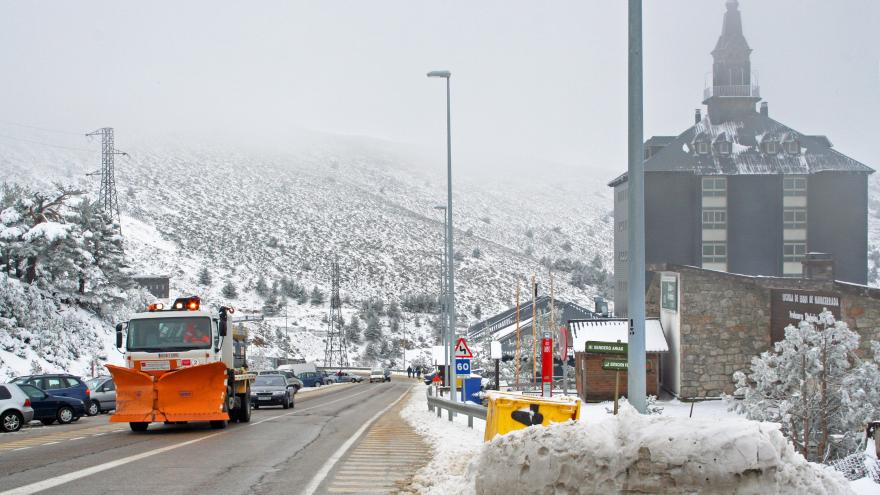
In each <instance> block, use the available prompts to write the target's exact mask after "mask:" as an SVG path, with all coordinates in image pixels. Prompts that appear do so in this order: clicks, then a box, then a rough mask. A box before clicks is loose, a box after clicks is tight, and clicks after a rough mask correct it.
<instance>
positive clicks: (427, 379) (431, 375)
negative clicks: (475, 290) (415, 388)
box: [423, 371, 442, 385]
mask: <svg viewBox="0 0 880 495" xmlns="http://www.w3.org/2000/svg"><path fill="white" fill-rule="evenodd" d="M438 373H440V372H439V371H434V372H432V373H429V374H427V375H424V376H423V378H424V379H425V385H430V384H432V383H433V382H434V377H435V376H436V375H437V374H438ZM441 378H442V377H441Z"/></svg>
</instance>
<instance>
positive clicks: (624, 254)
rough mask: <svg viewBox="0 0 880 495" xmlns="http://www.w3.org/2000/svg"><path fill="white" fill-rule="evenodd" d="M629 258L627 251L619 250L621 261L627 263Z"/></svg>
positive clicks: (619, 259)
mask: <svg viewBox="0 0 880 495" xmlns="http://www.w3.org/2000/svg"><path fill="white" fill-rule="evenodd" d="M627 260H629V255H628V254H627V252H626V251H618V252H617V261H620V262H621V263H626V262H627Z"/></svg>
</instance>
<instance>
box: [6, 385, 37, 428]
mask: <svg viewBox="0 0 880 495" xmlns="http://www.w3.org/2000/svg"><path fill="white" fill-rule="evenodd" d="M33 419H34V408H33V407H32V406H31V399H30V397H28V395H27V394H26V393H25V392H24V390H22V389H21V388H19V386H18V385H16V384H14V383H5V384H2V385H0V431H2V432H5V433H10V432H13V431H18V430H20V429H21V427H22V425H26V424H28V423H30V422H31V421H33Z"/></svg>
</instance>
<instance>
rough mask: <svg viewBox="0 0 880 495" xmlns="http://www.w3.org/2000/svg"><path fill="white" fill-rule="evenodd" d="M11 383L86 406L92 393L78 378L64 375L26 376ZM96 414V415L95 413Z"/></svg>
mask: <svg viewBox="0 0 880 495" xmlns="http://www.w3.org/2000/svg"><path fill="white" fill-rule="evenodd" d="M11 383H16V384H19V385H22V384H24V385H31V386H33V387H36V388H38V389H40V390H43V391H45V392H47V393H49V394H51V395H54V396H56V397H71V398H74V399H79V400H81V401H82V402H83V403H84V404H88V403H89V401H90V400H91V394H92V391H91V390H89V387H88V386H86V384H85V382H83V381H82V380H81V379H80V378H79V377H77V376H73V375H69V374H66V373H53V374H46V375H26V376H20V377H18V378H14V379H13V380H12V382H11ZM95 414H97V413H95Z"/></svg>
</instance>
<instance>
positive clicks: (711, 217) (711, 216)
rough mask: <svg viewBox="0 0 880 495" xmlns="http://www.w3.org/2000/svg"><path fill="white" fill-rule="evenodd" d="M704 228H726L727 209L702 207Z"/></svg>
mask: <svg viewBox="0 0 880 495" xmlns="http://www.w3.org/2000/svg"><path fill="white" fill-rule="evenodd" d="M703 228H704V229H726V228H727V210H726V209H724V208H703Z"/></svg>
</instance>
